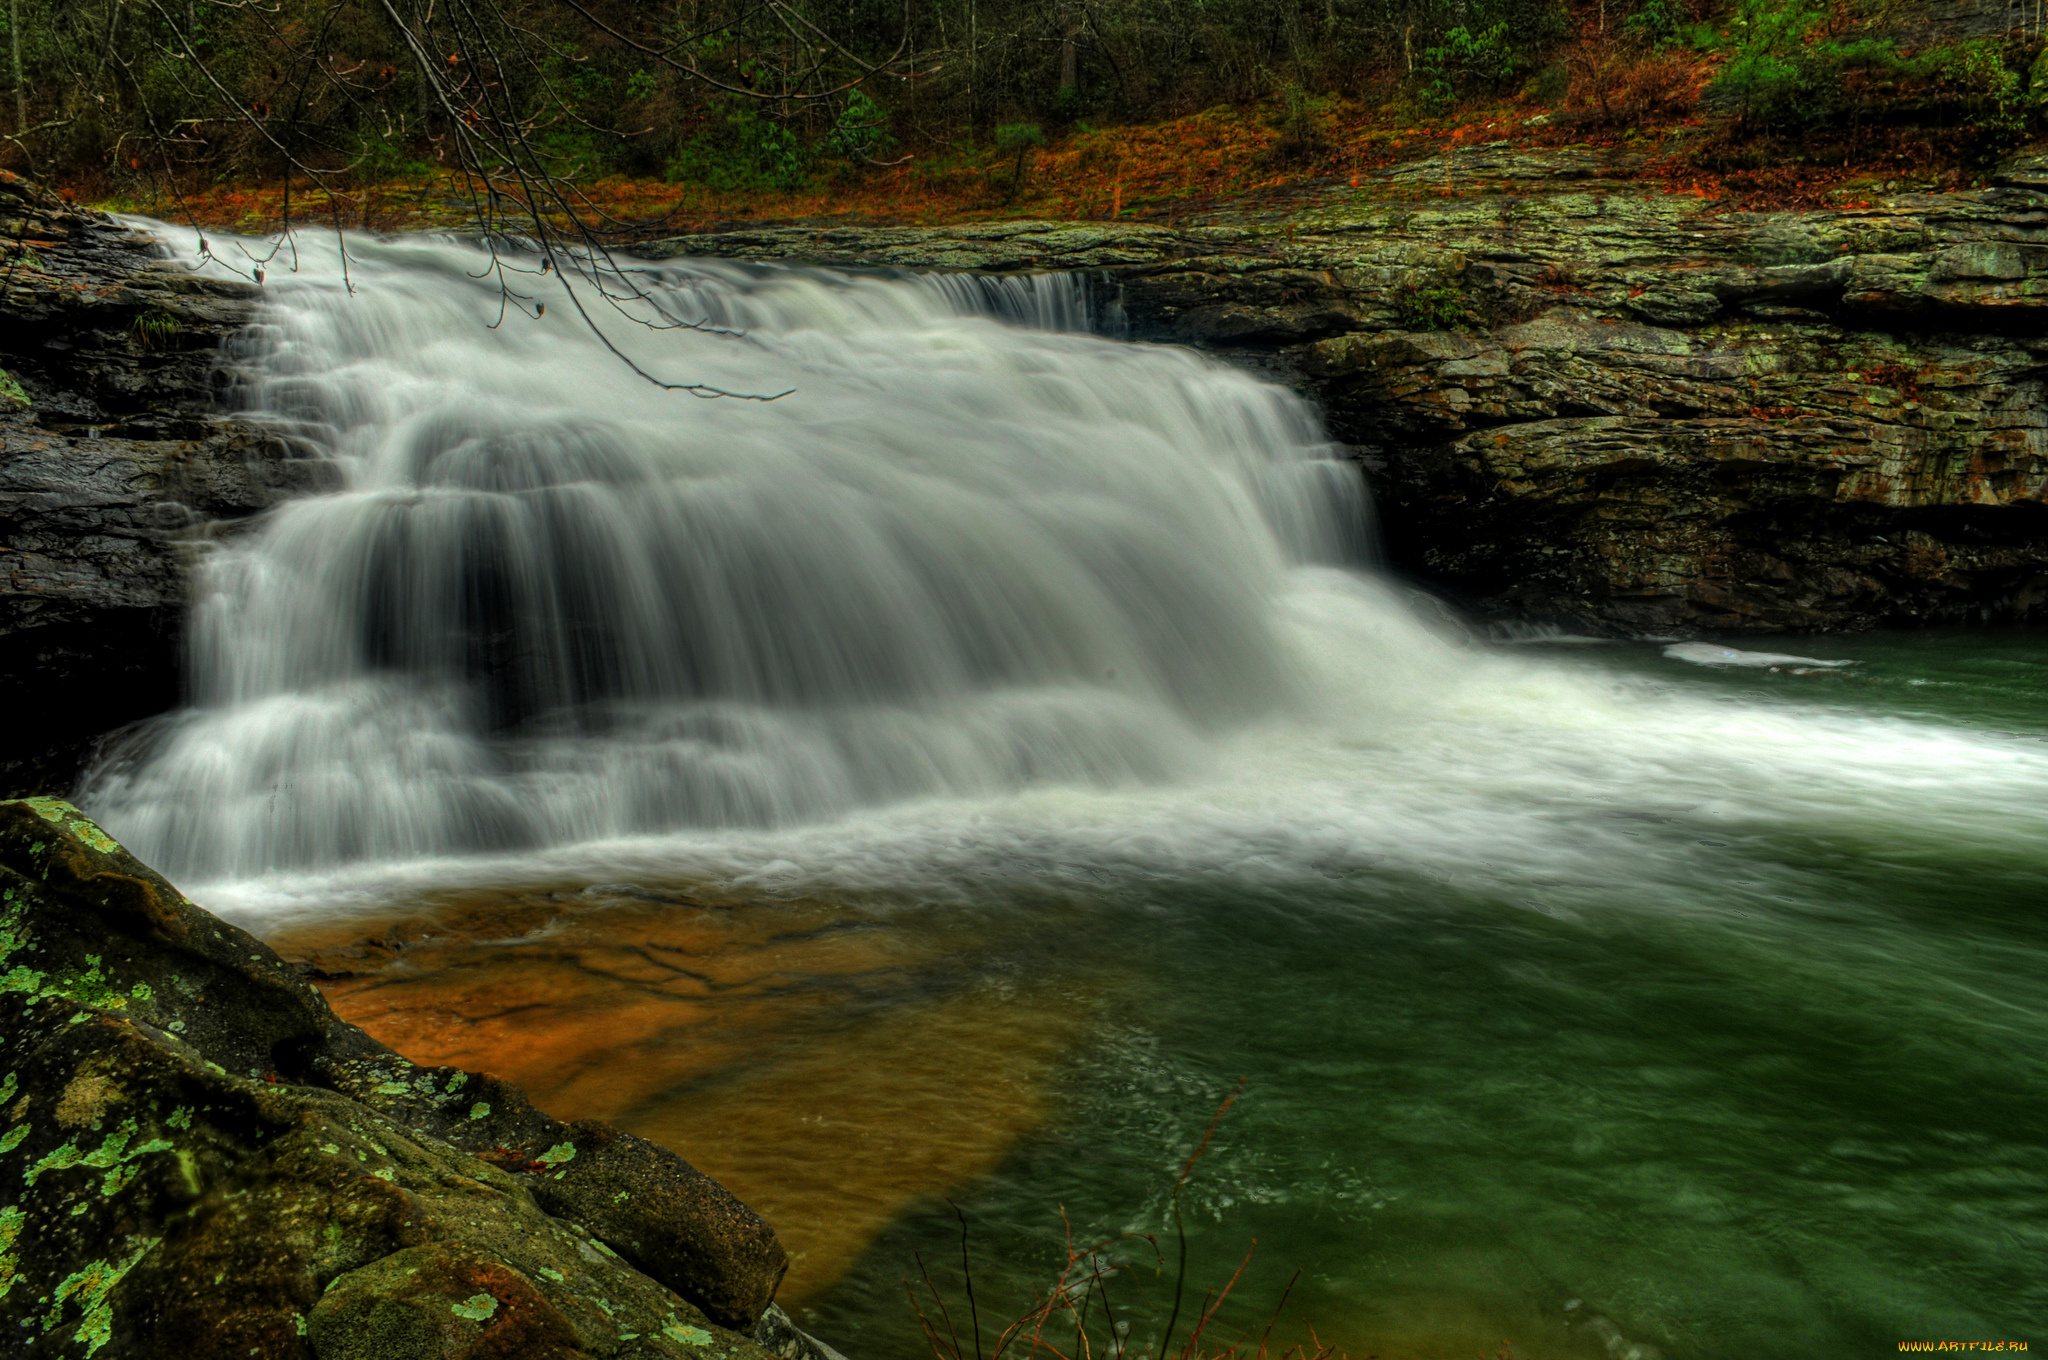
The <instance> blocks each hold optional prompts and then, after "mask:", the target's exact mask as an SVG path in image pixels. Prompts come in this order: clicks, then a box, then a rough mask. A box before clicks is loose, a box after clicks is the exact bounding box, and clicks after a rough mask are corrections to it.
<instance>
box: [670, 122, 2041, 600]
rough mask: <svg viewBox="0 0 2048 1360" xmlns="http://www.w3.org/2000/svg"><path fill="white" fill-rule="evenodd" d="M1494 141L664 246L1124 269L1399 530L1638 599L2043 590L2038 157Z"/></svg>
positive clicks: (1434, 563) (1436, 547)
mask: <svg viewBox="0 0 2048 1360" xmlns="http://www.w3.org/2000/svg"><path fill="white" fill-rule="evenodd" d="M1640 169H1641V166H1640V163H1639V162H1638V161H1632V160H1630V159H1629V158H1627V157H1607V156H1605V155H1603V154H1601V153H1596V152H1594V151H1591V150H1584V149H1566V150H1563V151H1556V152H1541V153H1538V152H1524V151H1517V150H1515V149H1513V148H1511V147H1507V146H1498V147H1479V148H1473V149H1470V150H1467V151H1464V152H1460V153H1456V154H1453V155H1448V156H1443V157H1438V158H1435V159H1433V160H1430V161H1424V162H1417V163H1414V164H1411V165H1407V166H1402V167H1399V168H1397V169H1395V170H1392V171H1390V172H1387V173H1385V174H1383V175H1381V176H1378V177H1377V178H1374V179H1372V180H1371V181H1369V182H1368V183H1366V184H1364V185H1363V186H1362V187H1361V188H1360V189H1359V190H1358V191H1357V192H1355V193H1347V194H1345V195H1343V197H1342V199H1341V200H1340V201H1336V202H1332V203H1329V204H1327V205H1324V206H1321V207H1314V208H1308V209H1297V210H1291V211H1289V212H1287V213H1285V214H1281V215H1276V216H1273V217H1271V218H1268V219H1264V220H1236V221H1230V222H1221V223H1210V224H1207V225H1191V226H1187V227H1181V228H1168V227H1159V226H1146V225H1136V224H1094V223H1045V222H1039V223H1000V224H988V225H979V226H967V227H952V228H875V229H859V228H830V229H825V230H817V229H809V228H796V227H789V228H761V229H753V230H747V231H734V232H725V233H720V234H716V235H708V236H699V237H686V238H680V239H678V240H675V241H671V242H667V243H664V244H663V245H662V246H661V247H659V248H658V249H659V250H660V251H662V252H664V253H669V254H688V253H701V254H716V255H728V256H737V257H740V258H751V259H790V260H799V259H800V260H811V261H816V262H819V263H825V264H836V265H854V266H870V267H872V266H882V267H889V268H897V269H965V270H975V271H983V272H990V273H1005V272H1014V271H1019V270H1049V269H1080V270H1090V271H1095V272H1098V273H1100V274H1101V275H1103V276H1104V278H1105V279H1106V280H1110V281H1113V282H1114V284H1115V285H1116V287H1117V288H1118V290H1119V291H1120V294H1121V300H1122V303H1123V310H1124V312H1125V314H1126V316H1127V317H1128V319H1129V322H1130V324H1131V326H1132V327H1133V329H1134V332H1135V334H1136V335H1137V336H1138V338H1141V339H1153V340H1165V341H1175V342H1181V343H1191V344H1197V345H1203V346H1206V347H1209V348H1211V349H1215V350H1217V351H1219V352H1223V353H1226V354H1230V355H1233V356H1235V357H1238V358H1242V359H1245V360H1247V361H1250V362H1254V363H1257V364H1258V365H1260V366H1261V367H1262V368H1264V369H1266V370H1267V371H1269V372H1273V373H1275V374H1276V375H1277V376H1280V377H1282V378H1284V379H1286V380H1289V381H1292V382H1294V383H1296V384H1297V385H1299V386H1300V387H1301V388H1302V389H1303V390H1304V391H1306V392H1308V393H1309V394H1310V395H1311V396H1313V397H1315V398H1316V399H1317V400H1318V401H1320V402H1321V404H1322V405H1323V406H1324V408H1325V410H1326V412H1327V414H1328V416H1329V419H1330V424H1331V429H1332V432H1333V433H1334V434H1335V435H1336V436H1337V437H1338V438H1340V439H1343V440H1345V441H1346V442H1349V443H1351V444H1353V445H1354V446H1355V447H1356V448H1357V449H1358V454H1359V457H1360V459H1361V461H1362V462H1363V463H1364V465H1365V466H1366V467H1367V468H1368V469H1369V471H1370V473H1371V476H1372V481H1373V483H1374V487H1375V491H1376V492H1377V495H1378V499H1379V503H1380V508H1381V512H1382V515H1383V517H1384V520H1385V529H1386V534H1387V540H1388V547H1389V551H1390V554H1391V556H1392V558H1393V561H1394V562H1395V564H1396V565H1397V566H1399V567H1402V568H1405V569H1406V570H1408V571H1411V572H1413V573H1415V574H1416V575H1419V576H1421V577H1423V578H1424V579H1426V580H1427V581H1429V582H1431V583H1433V584H1435V585H1437V586H1439V587H1444V588H1448V589H1449V590H1451V591H1452V592H1453V593H1455V594H1457V595H1459V596H1461V597H1462V598H1463V599H1464V600H1465V601H1466V602H1467V603H1469V604H1471V605H1473V606H1474V607H1476V608H1479V609H1481V610H1484V611H1489V612H1501V613H1513V614H1518V615H1522V616H1535V617H1539V618H1546V619H1554V620H1556V621H1558V622H1561V623H1564V624H1566V625H1568V626H1573V627H1578V628H1592V629H1596V630H1600V631H1607V632H1619V633H1651V634H1687V633H1693V632H1699V631H1732V632H1743V631H1762V632H1773V631H1781V630H1787V629H1828V628H1857V627H1867V626H1871V625H1875V624H1896V623H1916V622H1931V621H1939V620H1956V619H1979V618H2027V617H2041V616H2043V613H2044V611H2048V400H2044V389H2043V379H2044V373H2048V324H2044V323H2048V193H2044V192H2043V190H2044V189H2048V171H2044V170H2043V169H2042V168H2041V164H2040V163H2039V162H2038V161H2020V162H2016V163H2015V164H2014V165H2013V166H2011V167H2009V168H2008V172H2007V173H2006V175H2005V176H2004V177H2003V178H2004V181H2005V182H2004V183H2001V184H1998V185H1994V186H1993V187H1991V188H1988V189H1982V190H1976V191H1971V192H1964V193H1953V194H1945V195H1902V196H1898V197H1893V198H1889V199H1885V200H1883V201H1880V202H1873V203H1870V204H1868V205H1865V206H1859V207H1854V208H1845V209H1841V210H1837V211H1828V212H1798V213H1750V212H1735V211H1727V210H1725V209H1724V207H1723V205H1720V204H1718V203H1716V202H1714V201H1712V200H1710V199H1706V198H1702V197H1697V196H1694V195H1690V194H1675V193H1662V192H1658V191H1656V190H1653V189H1646V188H1645V187H1644V186H1643V184H1642V183H1641V182H1640V181H1639V180H1637V179H1635V178H1632V176H1633V175H1634V174H1635V172H1636V171H1638V170H1640Z"/></svg>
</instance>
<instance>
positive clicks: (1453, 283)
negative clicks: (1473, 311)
mask: <svg viewBox="0 0 2048 1360" xmlns="http://www.w3.org/2000/svg"><path fill="white" fill-rule="evenodd" d="M1466 307H1467V302H1466V298H1465V289H1464V286H1463V285H1462V284H1461V283H1460V282H1459V280H1458V276H1457V275H1456V274H1454V273H1452V272H1451V271H1450V270H1447V269H1438V270H1433V271H1431V272H1430V273H1429V274H1427V275H1425V276H1424V277H1422V278H1420V279H1417V280H1415V281H1414V282H1412V283H1408V284H1405V285H1403V286H1402V287H1400V288H1398V289H1396V290H1395V292H1394V314H1395V315H1396V316H1397V317H1398V318H1399V319H1400V322H1401V326H1402V329H1404V330H1411V331H1447V330H1450V329H1452V328H1453V327H1455V326H1457V325H1458V324H1459V323H1461V322H1462V321H1464V319H1465V312H1466Z"/></svg>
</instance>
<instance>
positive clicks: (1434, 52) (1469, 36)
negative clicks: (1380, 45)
mask: <svg viewBox="0 0 2048 1360" xmlns="http://www.w3.org/2000/svg"><path fill="white" fill-rule="evenodd" d="M1518 61H1519V59H1518V57H1517V54H1516V52H1515V47H1514V44H1513V43H1511V42H1509V41H1508V25H1507V21H1506V20H1502V21H1501V22H1500V23H1497V24H1494V25H1493V26H1492V27H1491V28H1486V29H1482V30H1481V31H1479V32H1477V33H1474V32H1472V30H1470V29H1468V28H1466V27H1464V26H1463V25H1460V26H1458V27H1457V28H1454V29H1452V30H1451V31H1450V32H1448V33H1446V34H1444V40H1443V42H1442V43H1441V44H1439V45H1437V46H1435V47H1427V48H1424V49H1423V52H1422V71H1423V84H1422V98H1423V101H1424V102H1425V103H1427V104H1430V105H1433V106H1435V107H1438V108H1448V107H1449V106H1450V105H1452V104H1454V103H1456V102H1457V101H1458V100H1459V99H1460V98H1462V97H1464V96H1465V95H1468V94H1471V93H1473V92H1475V91H1478V90H1490V89H1496V88H1498V87H1500V86H1501V85H1504V84H1506V83H1507V82H1508V80H1509V79H1510V78H1512V77H1513V75H1514V74H1515V69H1516V66H1517V65H1518Z"/></svg>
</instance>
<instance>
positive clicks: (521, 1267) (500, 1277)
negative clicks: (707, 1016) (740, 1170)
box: [0, 799, 818, 1360]
mask: <svg viewBox="0 0 2048 1360" xmlns="http://www.w3.org/2000/svg"><path fill="white" fill-rule="evenodd" d="M785 1265H786V1261H785V1258H784V1256H783V1253H782V1249H781V1247H780V1246H779V1245H778V1244H777V1242H776V1240H775V1235H774V1233H773V1232H772V1231H771V1230H770V1229H769V1228H768V1227H767V1226H766V1225H765V1224H763V1223H762V1222H761V1221H760V1220H759V1219H758V1218H756V1217H755V1216H754V1215H753V1214H752V1213H751V1212H750V1211H749V1210H748V1209H747V1208H746V1206H745V1205H743V1204H741V1203H740V1202H739V1201H738V1200H737V1199H735V1198H734V1197H733V1196H732V1195H731V1194H729V1193H728V1192H726V1191H725V1190H724V1189H723V1188H722V1187H720V1186H719V1185H718V1184H717V1183H716V1182H714V1181H712V1180H711V1179H710V1178H708V1177H706V1176H704V1175H703V1174H702V1173H700V1172H698V1171H696V1170H695V1169H694V1168H692V1167H691V1166H690V1165H689V1164H688V1163H687V1162H685V1161H683V1160H682V1159H681V1158H679V1157H676V1156H675V1155H674V1154H672V1153H669V1152H667V1151H666V1150H664V1149H662V1148H659V1147H656V1146H655V1145H653V1144H651V1143H647V1142H645V1141H644V1140H642V1139H638V1138H634V1137H632V1136H631V1135H629V1134H623V1133H620V1132H618V1131H617V1130H614V1129H612V1128H610V1127H609V1126H606V1125H602V1124H596V1123H579V1124H572V1125H565V1124H562V1123H560V1122H558V1121H556V1120H554V1119H552V1118H550V1117H549V1116H547V1115H546V1114H543V1113H542V1112H540V1111H539V1110H537V1109H535V1108H534V1107H533V1106H532V1104H531V1103H530V1102H529V1101H527V1100H526V1099H525V1097H524V1096H522V1095H521V1094H520V1093H519V1092H518V1091H517V1090H516V1089H514V1088H512V1087H510V1086H508V1085H506V1084H505V1083H503V1082H501V1081H498V1080H496V1079H495V1078H492V1077H489V1076H486V1075H483V1074H479V1073H472V1072H464V1071H461V1070H458V1069H454V1068H422V1067H417V1066H415V1065H413V1064H411V1063H408V1062H406V1061H405V1059H403V1058H401V1057H399V1056H398V1055H397V1054H396V1053H393V1052H392V1051H390V1050H389V1049H387V1048H385V1047H383V1046H382V1045H381V1044H378V1043H377V1042H376V1041H374V1040H372V1039H370V1038H369V1037H368V1036H367V1035H365V1034H364V1033H363V1032H362V1031H360V1030H358V1029H356V1028H355V1027H353V1026H351V1025H348V1024H347V1023H345V1022H344V1021H342V1020H340V1019H339V1018H338V1017H336V1016H335V1015H334V1014H333V1012H332V1011H331V1010H330V1009H329V1008H328V1006H327V1003H326V1001H325V999H324V998H323V997H322V996H321V995H320V993H319V992H318V990H316V989H315V988H314V987H313V986H312V985H311V984H310V983H308V982H306V981H304V980H302V979H301V978H300V977H299V976H298V975H297V974H296V973H295V972H294V970H293V969H292V968H291V966H290V965H288V964H287V963H285V962H284V961H283V960H282V959H280V958H279V957H278V956H277V955H276V954H275V953H273V952H272V951H271V950H270V949H268V948H267V947H266V946H264V945H263V944H262V942H260V941H259V940H257V939H255V938H254V937H253V936H251V935H249V934H248V933H246V932H245V931H242V930H239V929H237V928H236V927H234V926H232V925H229V924H228V923H226V922H224V921H221V920H219V919H218V918H215V917H213V916H211V915H209V914H208V913H206V912H205V911H202V910H201V909H200V908H198V907H196V906H194V905H193V904H192V903H191V902H189V901H187V900H186V899H185V898H184V897H183V896H182V895H181V894H180V893H179V892H178V891H177V890H176V889H175V888H173V887H172V886H171V885H170V884H169V883H167V882H165V881H164V880H163V879H162V878H161V877H159V876H158V875H157V874H155V873H154V872H152V871H151V870H150V869H148V868H147V867H146V866H144V865H142V864H141V863H139V862H138V861H136V860H135V859H134V858H133V857H132V856H130V855H129V854H128V853H127V852H126V851H124V850H123V849H122V848H121V847H120V846H119V845H117V844H116V843H115V842H114V841H113V840H112V839H110V838H109V837H108V836H107V835H106V834H105V833H104V832H102V831H101V830H100V829H99V828H98V827H97V826H95V825H94V824H93V823H92V822H91V821H90V820H89V819H88V818H86V817H85V816H84V814H82V813H80V812H79V811H78V810H77V809H76V808H74V807H72V806H70V805H69V804H67V803H63V802H60V801H57V800H54V799H27V800H17V801H9V802H0V1336H4V1337H6V1338H8V1341H7V1344H8V1345H9V1346H10V1347H19V1349H18V1350H16V1351H15V1353H16V1354H22V1355H30V1356H57V1355H63V1356H94V1355H98V1356H102V1357H105V1360H115V1358H116V1357H126V1356H133V1357H138V1358H139V1357H161V1356H165V1355H173V1354H187V1355H194V1356H213V1355H222V1356H227V1355H232V1356H246V1355H262V1356H268V1357H281V1356H293V1357H308V1358H309V1360H315V1358H316V1360H412V1358H413V1357H475V1358H476V1360H482V1357H500V1356H502V1357H512V1356H519V1357H558V1356H559V1357H564V1358H565V1360H566V1357H572V1356H607V1357H656V1356H663V1357H679V1358H680V1357H688V1358H689V1360H709V1357H713V1356H716V1357H718V1358H719V1360H768V1357H769V1356H770V1355H771V1354H776V1353H779V1354H784V1355H788V1354H791V1353H793V1352H792V1351H791V1349H790V1346H789V1338H788V1336H787V1334H786V1333H787V1330H788V1329H787V1320H786V1319H785V1318H782V1317H781V1315H780V1313H779V1310H777V1311H775V1312H774V1313H773V1314H772V1316H771V1317H770V1320H769V1324H768V1331H767V1333H766V1334H764V1335H765V1339H767V1340H768V1341H769V1343H770V1344H771V1345H773V1346H774V1347H775V1349H774V1351H773V1352H771V1351H770V1350H768V1349H766V1348H764V1347H763V1346H762V1345H761V1344H758V1343H757V1342H756V1341H755V1340H753V1339H752V1336H751V1333H752V1332H753V1330H754V1329H755V1328H756V1327H757V1325H760V1324H761V1322H762V1319H763V1315H764V1314H765V1313H770V1309H771V1302H772V1299H773V1296H774V1292H775V1287H776V1285H777V1283H778V1282H779V1281H780V1279H781V1277H782V1272H783V1270H784V1268H785ZM804 1352H805V1347H804V1345H803V1344H802V1341H801V1340H800V1341H799V1343H798V1345H797V1347H796V1352H795V1353H804ZM809 1353H810V1354H817V1353H818V1352H816V1351H810V1352H809Z"/></svg>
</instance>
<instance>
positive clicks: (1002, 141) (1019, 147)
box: [996, 123, 1045, 153]
mask: <svg viewBox="0 0 2048 1360" xmlns="http://www.w3.org/2000/svg"><path fill="white" fill-rule="evenodd" d="M1044 145H1045V132H1044V131H1043V129H1041V128H1040V127H1039V126H1038V124H1036V123H1003V124H1000V125H998V126H997V128H996V150H998V151H1010V152H1018V153H1022V152H1025V151H1028V150H1030V149H1031V148H1032V147H1034V146H1044Z"/></svg>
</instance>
